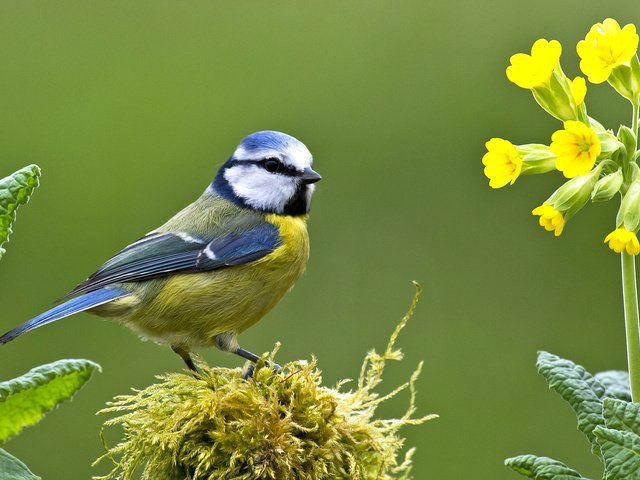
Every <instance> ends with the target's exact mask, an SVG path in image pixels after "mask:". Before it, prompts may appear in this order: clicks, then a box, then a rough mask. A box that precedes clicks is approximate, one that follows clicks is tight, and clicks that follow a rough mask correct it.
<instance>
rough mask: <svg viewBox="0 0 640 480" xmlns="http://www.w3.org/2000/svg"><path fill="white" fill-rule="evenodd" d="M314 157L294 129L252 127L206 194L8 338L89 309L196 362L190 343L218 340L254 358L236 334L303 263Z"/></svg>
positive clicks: (283, 289) (6, 339) (261, 311)
mask: <svg viewBox="0 0 640 480" xmlns="http://www.w3.org/2000/svg"><path fill="white" fill-rule="evenodd" d="M312 163H313V158H312V156H311V153H310V152H309V150H308V149H307V147H306V146H305V145H304V144H303V143H302V142H300V141H299V140H297V139H295V138H293V137H291V136H289V135H286V134H284V133H280V132H274V131H263V132H256V133H253V134H251V135H249V136H247V137H246V138H244V139H243V140H242V142H241V143H240V145H238V147H237V148H236V150H235V152H233V155H231V157H229V159H228V160H227V161H226V162H225V163H224V164H223V165H222V167H220V169H219V170H218V172H217V174H216V176H215V178H214V179H213V181H212V182H211V184H210V185H209V186H208V187H207V189H206V190H205V191H204V193H203V194H202V195H201V196H200V198H198V199H197V200H196V201H195V202H193V203H192V204H191V205H189V206H187V207H186V208H185V209H183V210H182V211H180V212H178V214H176V215H175V216H174V217H173V218H171V219H170V220H169V221H168V222H166V223H165V224H164V225H162V226H161V227H159V228H157V229H155V230H153V231H151V232H149V233H148V234H147V235H145V236H144V237H142V238H141V239H139V240H138V241H136V242H134V243H132V244H131V245H129V246H127V247H126V248H124V249H123V250H121V251H120V252H118V253H117V254H116V255H115V256H114V257H112V258H111V259H109V260H108V261H107V262H106V263H105V264H104V265H102V266H101V267H100V268H99V269H98V270H97V271H96V272H95V273H93V274H92V275H91V276H90V277H89V278H88V279H87V280H85V281H84V282H82V283H81V284H80V285H78V286H77V287H76V288H74V289H73V290H71V292H69V293H68V294H67V296H66V297H65V298H69V297H71V298H70V299H69V300H66V301H65V302H64V303H62V304H60V305H58V306H56V307H54V308H52V309H50V310H48V311H46V312H44V313H42V314H41V315H38V316H37V317H35V318H32V319H31V320H29V321H27V322H25V323H23V324H22V325H20V326H18V327H16V328H14V329H13V330H11V331H9V332H7V333H5V334H4V335H3V336H2V337H0V344H4V343H7V342H9V341H11V340H13V339H14V338H16V337H18V336H19V335H22V334H23V333H25V332H28V331H29V330H33V329H34V328H37V327H41V326H42V325H46V324H48V323H51V322H55V321H56V320H60V319H61V318H65V317H68V316H69V315H73V314H75V313H78V312H83V311H88V312H91V313H93V314H96V315H99V316H101V317H104V318H109V319H114V320H118V321H120V322H122V323H124V324H125V325H126V326H128V327H129V328H131V329H132V330H133V331H134V332H135V333H137V334H138V335H140V336H141V337H143V338H147V339H151V340H153V341H155V342H158V343H161V344H168V345H170V346H171V348H172V349H173V351H174V352H176V353H177V354H178V355H180V357H182V359H183V360H184V361H185V363H186V364H187V366H188V367H189V368H190V369H192V370H196V368H195V366H194V363H193V360H192V358H191V355H190V352H191V350H192V349H193V348H196V347H208V346H211V345H215V346H216V347H218V348H219V349H221V350H223V351H226V352H233V353H235V354H237V355H239V356H241V357H243V358H245V359H248V360H250V361H252V362H255V361H256V360H257V359H258V356H256V355H255V354H253V353H251V352H249V351H247V350H245V349H243V348H241V347H240V346H239V345H238V340H237V337H238V334H239V333H240V332H242V331H244V330H246V329H247V328H249V327H250V326H251V325H253V324H254V323H256V322H257V321H258V320H260V319H261V318H262V317H263V316H264V315H265V314H266V313H267V312H269V311H270V310H271V309H272V308H273V307H274V306H275V305H276V303H278V301H279V300H280V299H281V298H282V297H283V295H284V294H285V293H286V292H287V291H289V290H290V289H291V288H292V287H293V284H294V283H295V282H296V280H297V279H298V278H299V277H300V275H301V274H302V272H303V271H304V269H305V266H306V263H307V259H308V258H309V236H308V233H307V218H308V213H309V206H310V202H311V197H312V195H313V192H314V189H315V185H314V184H315V183H316V182H317V181H318V180H320V179H321V177H320V175H318V173H316V172H315V171H314V170H313V169H312V168H311V166H312Z"/></svg>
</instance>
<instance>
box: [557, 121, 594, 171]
mask: <svg viewBox="0 0 640 480" xmlns="http://www.w3.org/2000/svg"><path fill="white" fill-rule="evenodd" d="M551 151H552V152H553V153H555V154H556V157H557V158H556V168H557V169H558V170H560V171H561V172H562V173H563V174H564V176H565V177H567V178H573V177H577V176H579V175H585V174H586V173H588V172H589V171H590V170H591V169H592V168H593V166H594V165H595V163H596V158H598V155H600V151H601V147H600V140H598V135H597V134H596V132H594V131H593V130H592V129H591V128H590V127H588V126H587V125H585V124H584V123H582V122H577V121H574V120H568V121H566V122H564V130H558V131H556V132H555V133H554V134H553V135H552V136H551Z"/></svg>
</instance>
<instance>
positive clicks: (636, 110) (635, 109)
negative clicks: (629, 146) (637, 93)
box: [631, 100, 640, 145]
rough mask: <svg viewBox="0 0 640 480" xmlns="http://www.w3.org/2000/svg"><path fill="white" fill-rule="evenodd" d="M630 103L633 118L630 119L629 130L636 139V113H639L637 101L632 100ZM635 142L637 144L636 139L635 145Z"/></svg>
mask: <svg viewBox="0 0 640 480" xmlns="http://www.w3.org/2000/svg"><path fill="white" fill-rule="evenodd" d="M632 105H633V118H632V119H631V131H632V132H633V134H634V135H635V137H636V139H637V138H638V115H639V114H640V112H638V101H637V100H636V101H635V102H632ZM637 144H638V141H637V140H636V145H637Z"/></svg>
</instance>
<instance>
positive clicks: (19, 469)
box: [0, 448, 42, 480]
mask: <svg viewBox="0 0 640 480" xmlns="http://www.w3.org/2000/svg"><path fill="white" fill-rule="evenodd" d="M0 478H1V479H2V480H42V479H41V478H40V477H38V476H36V475H34V474H33V473H31V470H29V469H28V468H27V466H26V465H25V464H24V463H22V462H21V461H20V460H18V459H17V458H16V457H14V456H13V455H11V454H10V453H9V452H7V451H6V450H3V449H1V448H0Z"/></svg>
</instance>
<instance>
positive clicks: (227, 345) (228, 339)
mask: <svg viewBox="0 0 640 480" xmlns="http://www.w3.org/2000/svg"><path fill="white" fill-rule="evenodd" d="M215 342H216V346H217V347H218V348H219V349H220V350H222V351H223V352H231V353H235V354H236V355H238V356H239V357H242V358H244V359H246V360H249V361H250V362H253V363H256V362H257V361H258V360H260V357H259V356H258V355H256V354H255V353H251V352H250V351H248V350H245V349H244V348H242V347H240V346H238V341H237V339H236V334H235V333H232V332H225V333H220V334H218V335H216V337H215ZM264 364H265V365H266V366H267V367H271V368H273V369H274V370H275V371H278V370H280V369H281V368H282V367H280V365H278V364H277V363H271V362H270V361H268V360H266V361H265V362H264ZM254 370H255V366H254V365H249V368H247V371H246V372H244V375H242V378H245V379H247V378H250V377H252V376H253V371H254Z"/></svg>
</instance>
